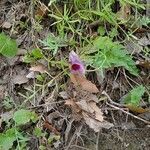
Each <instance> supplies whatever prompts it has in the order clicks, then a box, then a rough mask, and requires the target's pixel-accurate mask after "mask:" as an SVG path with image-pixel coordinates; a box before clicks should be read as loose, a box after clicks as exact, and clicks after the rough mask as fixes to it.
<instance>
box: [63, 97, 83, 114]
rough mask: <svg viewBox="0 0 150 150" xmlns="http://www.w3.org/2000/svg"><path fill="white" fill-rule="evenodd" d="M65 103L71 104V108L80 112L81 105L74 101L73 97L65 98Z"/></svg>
mask: <svg viewBox="0 0 150 150" xmlns="http://www.w3.org/2000/svg"><path fill="white" fill-rule="evenodd" d="M65 105H68V106H71V108H72V109H73V110H74V111H75V112H76V113H78V112H80V111H81V109H80V108H79V106H78V105H77V104H76V103H75V102H74V100H73V99H68V100H65Z"/></svg>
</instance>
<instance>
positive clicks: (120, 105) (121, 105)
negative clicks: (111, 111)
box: [102, 91, 125, 107]
mask: <svg viewBox="0 0 150 150" xmlns="http://www.w3.org/2000/svg"><path fill="white" fill-rule="evenodd" d="M102 94H104V95H105V96H106V97H107V98H108V100H109V102H110V103H111V104H114V105H116V106H119V107H125V105H123V104H119V103H116V102H114V101H113V100H112V99H111V98H110V96H109V95H108V94H107V93H106V92H105V91H103V92H102Z"/></svg>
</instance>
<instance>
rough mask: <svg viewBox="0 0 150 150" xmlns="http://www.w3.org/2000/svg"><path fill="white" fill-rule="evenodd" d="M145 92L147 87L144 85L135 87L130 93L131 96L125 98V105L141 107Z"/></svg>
mask: <svg viewBox="0 0 150 150" xmlns="http://www.w3.org/2000/svg"><path fill="white" fill-rule="evenodd" d="M144 92H145V87H144V86H143V85H140V86H138V87H135V88H134V89H132V90H131V91H130V92H129V94H128V95H127V97H126V98H125V100H124V101H125V104H129V105H133V106H139V104H140V100H141V99H142V96H143V94H144Z"/></svg>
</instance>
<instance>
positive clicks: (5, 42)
mask: <svg viewBox="0 0 150 150" xmlns="http://www.w3.org/2000/svg"><path fill="white" fill-rule="evenodd" d="M17 50H18V48H17V43H16V41H15V40H12V39H11V38H10V37H8V36H6V35H5V34H4V33H1V34H0V53H1V54H2V55H4V56H6V57H13V56H15V55H16V53H17Z"/></svg>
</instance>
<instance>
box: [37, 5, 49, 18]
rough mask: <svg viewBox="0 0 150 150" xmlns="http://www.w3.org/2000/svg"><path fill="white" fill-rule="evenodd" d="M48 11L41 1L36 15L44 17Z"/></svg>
mask: <svg viewBox="0 0 150 150" xmlns="http://www.w3.org/2000/svg"><path fill="white" fill-rule="evenodd" d="M47 12H48V8H47V6H46V5H45V4H44V3H40V4H39V5H38V7H37V10H36V12H35V15H36V16H38V17H44V16H45V15H46V14H47Z"/></svg>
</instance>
